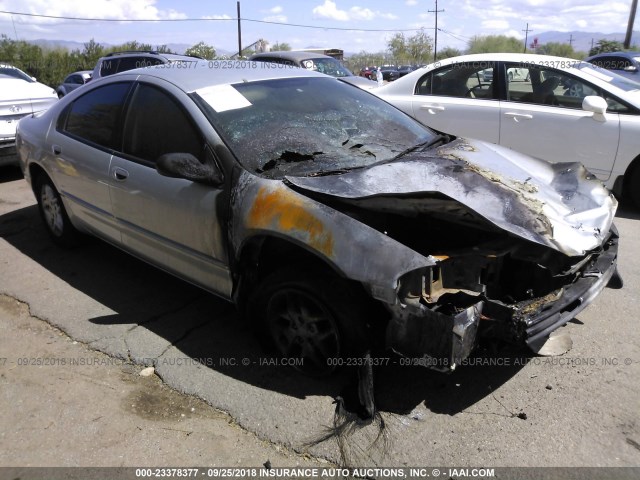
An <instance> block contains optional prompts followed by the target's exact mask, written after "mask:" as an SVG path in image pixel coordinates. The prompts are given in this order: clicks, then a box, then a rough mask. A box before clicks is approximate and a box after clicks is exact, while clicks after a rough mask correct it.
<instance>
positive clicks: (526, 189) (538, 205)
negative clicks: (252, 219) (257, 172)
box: [285, 139, 617, 256]
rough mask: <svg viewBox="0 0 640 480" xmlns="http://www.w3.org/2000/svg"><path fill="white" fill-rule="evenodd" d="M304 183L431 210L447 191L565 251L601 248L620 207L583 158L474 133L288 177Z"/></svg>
mask: <svg viewBox="0 0 640 480" xmlns="http://www.w3.org/2000/svg"><path fill="white" fill-rule="evenodd" d="M285 181H286V182H288V183H289V184H291V185H293V186H295V187H297V188H298V189H301V190H303V191H304V190H306V191H309V192H314V193H318V194H322V195H326V196H330V197H336V198H338V199H344V200H362V199H368V198H374V197H396V198H397V197H405V198H408V197H409V198H412V202H411V203H412V204H414V205H415V202H416V200H415V197H417V198H420V202H421V203H424V205H425V210H428V208H429V203H430V202H432V203H433V205H434V208H438V207H437V205H438V202H433V200H432V199H431V198H430V195H431V196H432V197H433V198H435V197H438V198H442V196H444V197H448V198H449V199H451V200H454V201H456V202H458V203H460V204H462V205H464V206H465V207H466V208H467V209H469V210H471V211H473V212H475V213H476V214H477V215H479V216H480V217H483V218H484V219H485V220H487V221H488V222H490V223H491V224H493V225H494V226H496V227H498V228H500V229H502V230H504V231H506V232H509V233H511V234H513V235H516V236H518V237H521V238H524V239H526V240H529V241H532V242H535V243H538V244H540V245H544V246H548V247H550V248H553V249H555V250H557V251H559V252H562V253H564V254H566V255H568V256H582V255H584V254H586V253H587V252H589V251H592V250H594V249H597V248H598V247H599V246H600V245H601V244H602V243H603V241H604V240H605V238H606V237H607V236H608V232H609V229H610V227H611V223H612V222H613V217H614V215H615V212H616V208H617V201H616V200H615V198H614V197H613V195H612V194H611V193H610V192H609V191H608V190H607V189H606V188H605V187H604V186H603V184H602V183H601V182H600V181H598V180H597V179H596V178H595V177H594V176H593V175H591V174H590V173H589V172H588V171H587V170H586V169H585V168H584V167H583V166H582V165H581V164H579V163H558V164H551V163H548V162H544V161H542V160H537V159H534V158H532V157H529V156H526V155H522V154H519V153H517V152H514V151H512V150H509V149H506V148H503V147H500V146H497V145H492V144H488V143H484V142H480V141H475V140H467V139H457V140H455V141H453V142H451V143H449V144H446V145H444V146H442V147H440V148H435V149H429V150H427V151H424V152H413V153H411V154H408V155H406V156H404V157H402V158H401V159H398V160H395V161H392V162H389V163H384V164H380V165H374V166H371V167H368V168H365V169H361V170H354V171H352V172H347V173H343V174H340V175H326V176H316V177H292V176H287V177H285Z"/></svg>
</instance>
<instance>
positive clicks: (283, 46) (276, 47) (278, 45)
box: [271, 42, 291, 52]
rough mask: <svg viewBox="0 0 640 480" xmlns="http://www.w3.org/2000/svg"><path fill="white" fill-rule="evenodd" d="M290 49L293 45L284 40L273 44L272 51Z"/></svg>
mask: <svg viewBox="0 0 640 480" xmlns="http://www.w3.org/2000/svg"><path fill="white" fill-rule="evenodd" d="M290 50H291V45H289V44H288V43H286V42H282V43H279V42H276V43H274V44H273V45H272V46H271V51H272V52H283V51H286V52H288V51H290Z"/></svg>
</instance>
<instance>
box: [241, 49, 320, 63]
mask: <svg viewBox="0 0 640 480" xmlns="http://www.w3.org/2000/svg"><path fill="white" fill-rule="evenodd" d="M264 57H275V58H282V59H283V60H291V61H294V62H300V61H302V60H310V59H312V58H333V57H330V56H329V55H324V54H322V53H313V52H299V51H295V52H294V51H285V50H278V51H275V52H265V53H255V54H253V55H251V56H250V57H249V60H255V59H258V58H264Z"/></svg>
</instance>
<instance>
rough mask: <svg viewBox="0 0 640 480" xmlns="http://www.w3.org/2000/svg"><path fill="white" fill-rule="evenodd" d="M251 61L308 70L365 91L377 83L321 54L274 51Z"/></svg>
mask: <svg viewBox="0 0 640 480" xmlns="http://www.w3.org/2000/svg"><path fill="white" fill-rule="evenodd" d="M249 60H251V61H254V62H269V63H276V64H279V65H291V66H294V67H300V68H306V69H307V70H312V71H314V72H320V73H324V74H325V75H330V76H332V77H336V78H339V79H340V80H342V81H345V82H347V83H350V84H352V85H355V86H356V87H360V88H364V89H370V88H374V87H375V86H376V84H375V82H372V81H371V80H368V79H366V78H364V77H360V76H356V75H354V74H353V73H351V70H349V69H348V68H347V67H345V66H344V65H343V64H342V63H341V62H340V61H338V60H336V59H335V58H333V57H330V56H328V55H322V54H320V53H312V52H292V51H274V52H267V53H256V54H254V55H251V56H250V57H249Z"/></svg>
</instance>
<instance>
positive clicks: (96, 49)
mask: <svg viewBox="0 0 640 480" xmlns="http://www.w3.org/2000/svg"><path fill="white" fill-rule="evenodd" d="M104 54H105V50H104V47H103V46H102V45H100V44H99V43H97V42H96V41H95V40H94V39H93V38H92V39H91V40H89V41H88V42H87V43H85V44H84V49H83V50H82V52H81V53H80V55H81V56H82V60H83V63H84V65H85V66H87V68H89V65H91V68H93V66H94V65H95V64H96V63H97V61H98V59H99V58H100V57H102V56H104Z"/></svg>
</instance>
